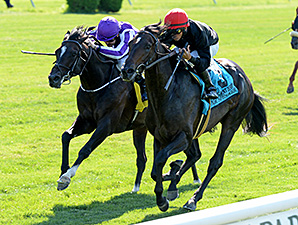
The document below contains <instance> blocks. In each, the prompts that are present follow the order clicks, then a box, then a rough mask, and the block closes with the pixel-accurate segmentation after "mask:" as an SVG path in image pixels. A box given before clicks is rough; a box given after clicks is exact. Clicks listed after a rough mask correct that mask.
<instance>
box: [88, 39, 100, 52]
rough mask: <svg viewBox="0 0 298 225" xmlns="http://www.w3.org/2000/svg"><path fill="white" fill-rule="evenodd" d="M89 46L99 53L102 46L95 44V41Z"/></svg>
mask: <svg viewBox="0 0 298 225" xmlns="http://www.w3.org/2000/svg"><path fill="white" fill-rule="evenodd" d="M89 46H90V47H91V48H93V49H94V50H95V51H97V52H98V51H99V50H100V45H97V44H95V42H93V41H90V44H89Z"/></svg>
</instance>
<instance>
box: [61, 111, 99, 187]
mask: <svg viewBox="0 0 298 225" xmlns="http://www.w3.org/2000/svg"><path fill="white" fill-rule="evenodd" d="M93 130H94V127H92V126H91V124H90V123H88V122H86V121H85V120H83V119H82V118H81V116H78V117H77V119H76V120H75V121H74V122H73V124H72V126H71V127H70V128H69V129H68V130H66V131H65V132H64V133H63V134H62V164H61V174H60V178H59V180H58V181H57V182H58V187H57V189H58V190H59V191H61V190H64V189H66V188H67V187H68V185H69V183H70V179H68V177H67V176H63V174H65V173H66V172H67V171H68V170H69V168H70V167H69V143H70V141H71V139H73V138H74V137H78V136H80V135H82V134H86V133H90V132H92V131H93Z"/></svg>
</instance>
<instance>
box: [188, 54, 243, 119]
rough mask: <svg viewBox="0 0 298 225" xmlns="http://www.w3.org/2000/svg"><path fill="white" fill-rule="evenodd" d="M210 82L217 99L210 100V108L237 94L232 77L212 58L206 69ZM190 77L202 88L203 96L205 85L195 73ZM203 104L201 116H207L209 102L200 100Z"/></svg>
mask: <svg viewBox="0 0 298 225" xmlns="http://www.w3.org/2000/svg"><path fill="white" fill-rule="evenodd" d="M207 71H208V73H209V75H210V78H211V81H212V83H213V85H214V87H215V88H216V92H217V95H218V98H217V99H211V108H213V107H215V106H217V105H219V104H221V103H222V102H224V101H225V100H227V99H228V98H230V97H232V96H233V95H235V94H237V93H238V89H237V88H236V86H235V85H234V81H233V78H232V76H231V75H230V74H229V73H228V72H227V71H226V70H225V68H223V67H222V66H221V65H220V64H219V63H218V62H216V60H214V59H213V58H212V59H211V64H210V66H209V67H208V69H207ZM190 73H191V74H192V76H193V77H194V78H195V79H196V80H197V81H198V82H199V84H200V85H201V87H202V94H201V96H203V93H204V89H205V84H204V82H203V80H202V79H201V78H200V77H199V76H198V75H197V74H195V73H193V72H190ZM202 101H203V103H204V109H203V114H204V115H207V111H208V108H209V102H207V101H205V100H202Z"/></svg>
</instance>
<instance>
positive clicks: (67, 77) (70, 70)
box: [55, 40, 92, 84]
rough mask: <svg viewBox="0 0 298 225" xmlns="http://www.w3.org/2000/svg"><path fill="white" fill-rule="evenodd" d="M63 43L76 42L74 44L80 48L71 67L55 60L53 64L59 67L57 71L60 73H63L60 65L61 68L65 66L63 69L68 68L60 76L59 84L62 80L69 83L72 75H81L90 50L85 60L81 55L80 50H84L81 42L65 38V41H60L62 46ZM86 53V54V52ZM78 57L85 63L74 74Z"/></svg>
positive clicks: (89, 56)
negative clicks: (78, 71)
mask: <svg viewBox="0 0 298 225" xmlns="http://www.w3.org/2000/svg"><path fill="white" fill-rule="evenodd" d="M65 43H74V44H76V45H77V46H78V47H79V49H80V50H79V53H78V54H77V55H76V58H75V60H74V62H73V64H72V67H71V68H70V67H68V66H65V65H63V64H60V63H59V62H56V63H55V65H56V66H57V67H58V69H59V71H60V72H61V74H63V73H62V70H61V67H62V68H65V69H67V70H68V72H67V73H66V74H64V75H63V76H62V79H61V84H62V83H63V82H65V81H69V83H68V84H70V82H71V80H70V79H71V78H72V77H74V76H81V75H82V73H83V71H84V70H85V68H86V65H87V64H88V62H89V60H90V58H91V55H92V51H90V54H89V55H88V59H87V61H86V60H85V59H84V58H83V57H82V52H83V51H84V50H83V47H82V44H81V43H79V42H78V41H75V40H65V41H63V42H62V46H63V45H64V44H65ZM86 55H87V54H86ZM80 59H81V60H82V61H84V62H85V64H84V66H83V68H82V69H81V71H80V73H78V74H76V73H75V72H74V70H75V68H76V66H77V64H78V62H79V60H80Z"/></svg>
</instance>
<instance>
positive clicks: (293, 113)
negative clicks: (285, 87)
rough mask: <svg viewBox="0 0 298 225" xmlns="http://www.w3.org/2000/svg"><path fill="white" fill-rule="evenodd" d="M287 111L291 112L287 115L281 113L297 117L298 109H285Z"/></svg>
mask: <svg viewBox="0 0 298 225" xmlns="http://www.w3.org/2000/svg"><path fill="white" fill-rule="evenodd" d="M287 109H288V110H291V112H289V113H283V115H286V116H297V115H298V108H292V107H287Z"/></svg>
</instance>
